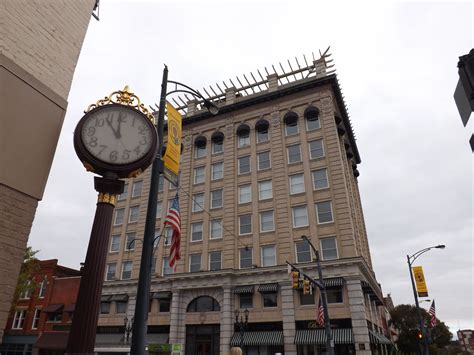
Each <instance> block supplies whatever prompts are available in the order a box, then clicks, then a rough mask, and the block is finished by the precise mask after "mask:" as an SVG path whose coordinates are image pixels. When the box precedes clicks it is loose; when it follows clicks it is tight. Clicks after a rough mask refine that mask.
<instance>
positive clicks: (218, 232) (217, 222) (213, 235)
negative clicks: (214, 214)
mask: <svg viewBox="0 0 474 355" xmlns="http://www.w3.org/2000/svg"><path fill="white" fill-rule="evenodd" d="M210 224H211V225H210V228H209V229H210V236H209V238H210V239H220V238H222V219H213V220H211V222H210Z"/></svg>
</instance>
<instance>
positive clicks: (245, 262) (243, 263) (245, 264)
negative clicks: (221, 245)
mask: <svg viewBox="0 0 474 355" xmlns="http://www.w3.org/2000/svg"><path fill="white" fill-rule="evenodd" d="M239 265H240V268H241V269H248V268H251V267H252V248H243V249H240V264H239Z"/></svg>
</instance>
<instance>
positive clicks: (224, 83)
mask: <svg viewBox="0 0 474 355" xmlns="http://www.w3.org/2000/svg"><path fill="white" fill-rule="evenodd" d="M222 83H223V84H224V86H225V88H226V89H228V88H229V87H228V86H227V84H226V83H225V81H224V80H222Z"/></svg>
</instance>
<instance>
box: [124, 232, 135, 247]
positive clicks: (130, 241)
mask: <svg viewBox="0 0 474 355" xmlns="http://www.w3.org/2000/svg"><path fill="white" fill-rule="evenodd" d="M136 236H137V234H136V233H135V232H130V233H127V234H126V235H125V249H124V250H125V251H129V250H134V249H135V239H136Z"/></svg>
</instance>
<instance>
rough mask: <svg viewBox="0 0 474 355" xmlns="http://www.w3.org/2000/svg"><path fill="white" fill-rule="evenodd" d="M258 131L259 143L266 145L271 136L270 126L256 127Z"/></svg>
mask: <svg viewBox="0 0 474 355" xmlns="http://www.w3.org/2000/svg"><path fill="white" fill-rule="evenodd" d="M256 131H257V143H264V142H268V140H269V138H270V137H269V134H268V126H267V125H260V126H258V127H256Z"/></svg>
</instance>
